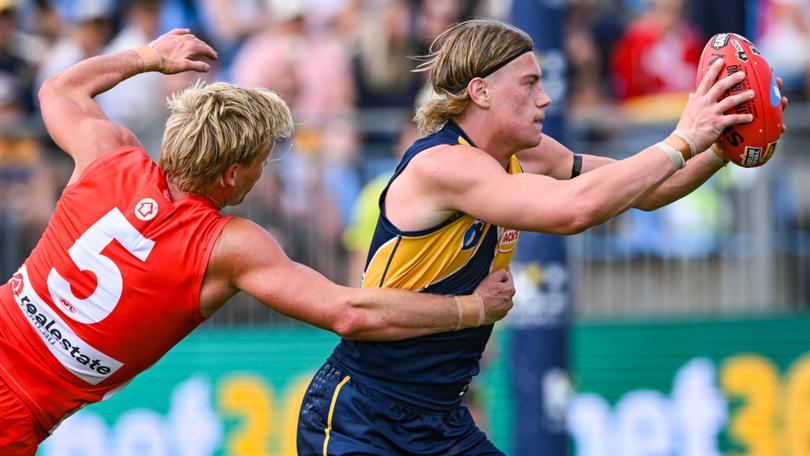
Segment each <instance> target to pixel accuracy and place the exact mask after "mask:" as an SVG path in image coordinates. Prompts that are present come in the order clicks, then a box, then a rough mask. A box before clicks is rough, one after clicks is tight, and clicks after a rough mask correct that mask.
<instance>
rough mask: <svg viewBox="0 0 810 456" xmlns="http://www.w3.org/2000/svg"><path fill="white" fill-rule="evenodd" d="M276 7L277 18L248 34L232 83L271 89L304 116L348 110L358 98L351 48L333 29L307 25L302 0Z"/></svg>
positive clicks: (312, 118) (303, 118)
mask: <svg viewBox="0 0 810 456" xmlns="http://www.w3.org/2000/svg"><path fill="white" fill-rule="evenodd" d="M273 6H274V7H273V10H272V14H273V18H274V22H273V23H271V24H269V25H268V26H267V27H266V28H265V29H264V30H263V31H262V32H260V33H258V34H256V35H253V36H251V37H250V38H248V40H247V41H246V42H245V43H244V45H243V46H242V48H241V49H240V51H239V53H238V54H237V55H236V57H235V58H234V62H233V71H232V73H233V79H234V82H235V83H237V84H239V85H244V86H248V87H267V88H272V89H273V90H275V91H276V92H278V93H279V95H281V96H282V97H283V98H284V99H285V100H287V101H288V102H289V103H290V107H291V108H292V110H293V112H294V113H295V115H296V118H297V119H299V120H301V121H319V120H321V119H327V118H329V117H331V116H334V115H341V114H344V113H346V112H347V111H348V110H350V109H351V107H352V104H353V100H354V89H353V87H352V81H351V77H350V75H351V73H350V67H349V55H348V53H347V50H346V49H345V48H344V47H343V46H341V42H340V41H339V40H337V39H336V38H335V37H333V36H332V35H330V34H329V33H322V34H315V33H312V32H311V31H310V30H309V29H308V27H307V23H306V20H305V19H306V14H307V9H306V4H305V2H304V0H285V1H277V2H273ZM326 75H328V81H329V82H328V83H324V77H325V76H326Z"/></svg>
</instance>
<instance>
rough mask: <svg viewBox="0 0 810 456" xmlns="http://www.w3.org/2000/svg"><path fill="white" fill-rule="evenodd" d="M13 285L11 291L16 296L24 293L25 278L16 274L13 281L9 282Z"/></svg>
mask: <svg viewBox="0 0 810 456" xmlns="http://www.w3.org/2000/svg"><path fill="white" fill-rule="evenodd" d="M9 283H10V284H11V289H12V290H13V291H14V293H16V294H20V293H22V290H23V287H24V284H23V276H22V274H20V273H19V272H15V273H14V275H13V276H11V280H9Z"/></svg>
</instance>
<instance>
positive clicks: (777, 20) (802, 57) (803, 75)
mask: <svg viewBox="0 0 810 456" xmlns="http://www.w3.org/2000/svg"><path fill="white" fill-rule="evenodd" d="M760 4H761V5H762V9H761V11H759V14H758V15H757V17H758V19H759V21H758V24H757V26H758V33H757V34H756V38H755V39H754V41H755V42H756V43H757V44H759V47H760V49H761V50H762V52H763V54H764V55H765V56H766V57H767V58H768V63H770V64H771V66H773V68H774V70H775V71H776V73H777V74H779V75H780V76H781V77H782V80H783V81H784V85H783V87H782V88H783V90H784V91H785V93H786V94H787V95H788V96H800V97H801V98H802V99H805V100H810V0H763V1H762V2H760Z"/></svg>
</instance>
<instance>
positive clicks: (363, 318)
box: [335, 288, 484, 340]
mask: <svg viewBox="0 0 810 456" xmlns="http://www.w3.org/2000/svg"><path fill="white" fill-rule="evenodd" d="M479 305H480V302H479V301H477V298H475V297H473V296H471V295H469V296H465V297H461V300H456V298H454V297H452V296H440V295H432V294H427V293H414V292H411V291H406V290H398V289H392V288H363V289H358V290H356V293H352V295H351V297H350V298H349V300H348V306H347V311H346V312H345V313H344V315H343V316H342V317H341V321H340V322H337V323H336V328H335V332H337V333H338V334H339V335H341V336H342V337H344V338H347V339H359V340H399V339H408V338H413V337H419V336H424V335H427V334H434V333H439V332H448V331H456V330H459V329H464V328H469V327H475V326H480V325H481V324H483V323H484V315H483V307H479ZM479 312H480V313H479Z"/></svg>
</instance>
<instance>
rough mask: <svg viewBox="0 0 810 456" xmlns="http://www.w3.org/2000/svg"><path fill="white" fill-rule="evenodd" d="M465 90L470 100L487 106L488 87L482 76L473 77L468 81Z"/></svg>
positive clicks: (481, 105) (488, 100)
mask: <svg viewBox="0 0 810 456" xmlns="http://www.w3.org/2000/svg"><path fill="white" fill-rule="evenodd" d="M467 92H468V93H469V94H470V100H472V102H473V103H475V104H476V105H478V106H479V107H481V108H484V109H487V108H489V106H490V99H489V88H488V87H487V81H485V80H484V78H473V79H472V80H471V81H470V83H469V84H467Z"/></svg>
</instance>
